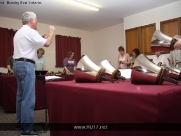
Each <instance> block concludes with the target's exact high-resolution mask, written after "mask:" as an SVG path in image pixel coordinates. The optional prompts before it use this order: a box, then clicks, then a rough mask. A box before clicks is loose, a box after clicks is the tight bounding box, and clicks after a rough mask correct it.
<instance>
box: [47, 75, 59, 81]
mask: <svg viewBox="0 0 181 136" xmlns="http://www.w3.org/2000/svg"><path fill="white" fill-rule="evenodd" d="M61 78H62V77H59V76H45V81H49V80H58V79H61Z"/></svg>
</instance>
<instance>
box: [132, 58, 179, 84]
mask: <svg viewBox="0 0 181 136" xmlns="http://www.w3.org/2000/svg"><path fill="white" fill-rule="evenodd" d="M133 69H134V70H136V71H139V72H141V73H138V72H135V71H134V70H133V71H132V74H131V82H132V83H141V82H142V83H143V84H145V82H146V84H147V83H149V77H150V76H151V78H150V83H151V84H157V85H160V84H162V83H163V81H164V80H165V81H168V82H171V83H174V84H177V85H178V81H176V80H174V79H172V78H169V77H167V76H165V75H166V73H167V71H166V69H165V68H163V67H159V66H157V65H156V64H154V63H153V62H151V61H150V60H149V59H148V58H147V57H146V56H145V55H143V54H140V55H139V56H138V57H137V59H136V60H135V63H134V65H133ZM143 73H144V75H143ZM139 74H140V76H139ZM145 74H146V75H145ZM140 80H141V81H140ZM151 81H152V82H151Z"/></svg>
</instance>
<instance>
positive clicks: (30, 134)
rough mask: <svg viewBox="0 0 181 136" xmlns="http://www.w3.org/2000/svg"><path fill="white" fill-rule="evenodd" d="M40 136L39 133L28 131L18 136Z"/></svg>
mask: <svg viewBox="0 0 181 136" xmlns="http://www.w3.org/2000/svg"><path fill="white" fill-rule="evenodd" d="M40 134H42V132H41V131H30V132H27V133H21V134H20V136H38V135H40Z"/></svg>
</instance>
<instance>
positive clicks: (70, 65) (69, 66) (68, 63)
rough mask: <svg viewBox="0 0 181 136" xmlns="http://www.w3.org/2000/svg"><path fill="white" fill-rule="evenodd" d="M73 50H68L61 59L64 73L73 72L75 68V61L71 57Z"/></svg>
mask: <svg viewBox="0 0 181 136" xmlns="http://www.w3.org/2000/svg"><path fill="white" fill-rule="evenodd" d="M73 57H74V52H73V51H69V52H68V54H67V57H66V58H65V59H64V60H63V66H64V72H65V73H67V74H68V73H74V71H75V70H76V61H75V59H73Z"/></svg>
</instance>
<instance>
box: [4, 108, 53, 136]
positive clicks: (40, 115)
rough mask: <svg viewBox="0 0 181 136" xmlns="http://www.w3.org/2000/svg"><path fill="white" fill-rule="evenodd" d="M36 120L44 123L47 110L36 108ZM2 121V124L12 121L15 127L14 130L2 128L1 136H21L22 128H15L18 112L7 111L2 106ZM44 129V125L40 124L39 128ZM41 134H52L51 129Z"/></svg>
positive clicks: (47, 135)
mask: <svg viewBox="0 0 181 136" xmlns="http://www.w3.org/2000/svg"><path fill="white" fill-rule="evenodd" d="M34 122H35V123H44V122H45V110H44V109H42V110H35V115H34ZM0 123H1V126H2V125H3V123H12V124H11V125H12V126H13V127H14V128H12V130H6V131H3V130H2V129H1V128H0V136H19V135H20V130H16V129H15V123H16V113H9V112H5V111H4V110H3V109H2V107H0ZM41 128H42V130H43V127H41V126H38V130H39V129H41ZM41 136H50V132H49V131H43V133H42V135H41Z"/></svg>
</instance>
